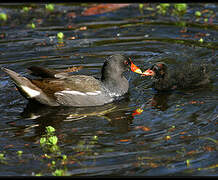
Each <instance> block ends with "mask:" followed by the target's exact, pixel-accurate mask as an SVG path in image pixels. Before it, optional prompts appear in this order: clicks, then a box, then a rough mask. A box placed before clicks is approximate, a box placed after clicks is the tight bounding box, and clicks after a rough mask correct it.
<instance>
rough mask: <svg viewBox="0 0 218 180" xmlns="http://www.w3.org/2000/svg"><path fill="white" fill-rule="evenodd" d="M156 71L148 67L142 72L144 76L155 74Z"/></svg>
mask: <svg viewBox="0 0 218 180" xmlns="http://www.w3.org/2000/svg"><path fill="white" fill-rule="evenodd" d="M154 74H155V72H154V71H152V70H150V69H147V70H146V71H145V72H143V73H142V76H154Z"/></svg>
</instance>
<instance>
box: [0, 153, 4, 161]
mask: <svg viewBox="0 0 218 180" xmlns="http://www.w3.org/2000/svg"><path fill="white" fill-rule="evenodd" d="M0 160H1V161H2V160H5V155H4V154H3V153H0Z"/></svg>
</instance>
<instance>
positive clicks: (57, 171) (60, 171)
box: [52, 169, 66, 176]
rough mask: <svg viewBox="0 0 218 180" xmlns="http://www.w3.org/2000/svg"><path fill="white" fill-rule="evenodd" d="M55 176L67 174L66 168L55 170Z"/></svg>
mask: <svg viewBox="0 0 218 180" xmlns="http://www.w3.org/2000/svg"><path fill="white" fill-rule="evenodd" d="M52 175H53V176H66V170H64V169H56V170H55V172H53V173H52Z"/></svg>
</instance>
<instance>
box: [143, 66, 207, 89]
mask: <svg viewBox="0 0 218 180" xmlns="http://www.w3.org/2000/svg"><path fill="white" fill-rule="evenodd" d="M210 71H211V65H210V64H200V63H192V64H187V63H186V64H181V65H179V66H177V67H174V68H169V66H168V65H167V64H166V63H164V62H157V63H155V64H153V65H152V66H151V67H150V68H149V69H147V70H146V71H145V72H143V73H142V76H151V77H152V80H153V87H154V88H155V89H156V90H158V91H168V90H175V89H185V88H194V87H197V86H201V85H205V84H208V83H209V82H210V75H209V73H210Z"/></svg>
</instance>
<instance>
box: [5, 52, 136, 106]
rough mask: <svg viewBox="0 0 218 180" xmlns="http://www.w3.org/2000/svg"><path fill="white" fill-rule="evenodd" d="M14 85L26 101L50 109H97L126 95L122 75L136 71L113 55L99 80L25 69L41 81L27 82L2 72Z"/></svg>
mask: <svg viewBox="0 0 218 180" xmlns="http://www.w3.org/2000/svg"><path fill="white" fill-rule="evenodd" d="M1 69H2V70H3V71H4V72H6V73H7V74H8V75H9V76H10V77H11V79H12V80H13V81H14V83H15V85H16V86H17V88H18V90H19V91H20V93H21V94H22V95H23V96H24V97H25V98H27V99H28V100H35V101H37V102H39V103H41V104H45V105H49V106H75V107H83V106H99V105H103V104H106V103H110V102H112V101H114V100H116V99H117V98H118V97H120V96H123V95H124V94H126V93H127V91H128V88H129V83H128V80H127V79H126V78H125V77H124V75H123V73H124V72H125V71H127V70H129V69H131V70H132V71H137V69H139V68H137V66H136V65H134V64H133V62H132V61H131V60H130V58H127V57H125V56H123V55H120V54H116V55H112V56H110V57H108V58H107V59H106V61H105V62H104V64H103V67H102V70H101V79H100V80H98V79H96V78H94V77H92V76H87V75H69V74H67V73H57V71H55V70H51V69H46V68H43V67H39V66H32V67H30V68H28V69H29V70H30V71H31V74H32V75H35V76H38V77H40V79H39V78H38V79H29V78H26V77H22V76H21V75H19V74H18V73H16V72H14V71H12V70H10V69H7V68H1Z"/></svg>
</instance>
